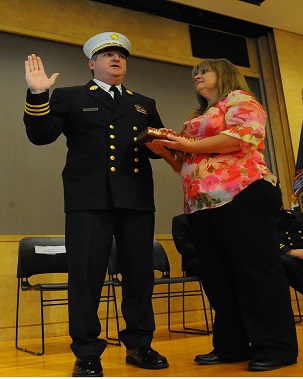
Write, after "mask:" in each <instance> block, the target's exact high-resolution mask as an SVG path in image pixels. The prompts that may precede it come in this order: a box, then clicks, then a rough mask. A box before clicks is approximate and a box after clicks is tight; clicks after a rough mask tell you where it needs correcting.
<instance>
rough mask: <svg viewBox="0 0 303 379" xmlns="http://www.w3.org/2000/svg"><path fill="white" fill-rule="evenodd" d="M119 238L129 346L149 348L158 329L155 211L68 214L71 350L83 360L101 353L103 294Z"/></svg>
mask: <svg viewBox="0 0 303 379" xmlns="http://www.w3.org/2000/svg"><path fill="white" fill-rule="evenodd" d="M113 236H115V240H116V245H117V253H118V262H119V267H120V269H121V273H122V305H121V309H122V314H123V317H124V320H125V323H126V328H125V329H124V330H122V331H121V332H120V333H119V337H120V339H121V341H122V342H123V343H124V345H125V346H126V348H127V349H133V348H136V347H140V346H150V344H151V341H152V338H153V332H154V330H155V322H154V314H153V308H152V300H151V297H152V292H153V286H154V269H153V258H152V249H153V238H154V213H153V212H144V211H134V210H129V209H112V210H96V211H94V210H93V211H79V212H70V213H67V214H66V235H65V239H66V250H67V254H68V265H69V266H68V270H69V275H68V302H69V331H70V336H71V338H72V343H71V349H72V351H73V352H74V354H75V355H76V357H78V358H80V357H83V356H85V355H99V356H100V355H101V354H102V352H103V351H104V349H105V348H106V344H107V343H106V340H104V339H102V338H99V334H100V332H101V325H100V321H99V318H98V314H97V312H98V308H99V304H100V294H101V290H102V286H103V282H104V279H105V276H106V271H107V263H108V258H109V255H110V252H111V246H112V239H113Z"/></svg>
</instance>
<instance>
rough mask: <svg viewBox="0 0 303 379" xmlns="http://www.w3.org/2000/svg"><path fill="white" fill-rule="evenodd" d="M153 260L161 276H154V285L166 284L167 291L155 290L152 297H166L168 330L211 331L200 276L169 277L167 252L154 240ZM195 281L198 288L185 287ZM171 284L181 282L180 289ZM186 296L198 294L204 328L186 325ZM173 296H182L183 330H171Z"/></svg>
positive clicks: (208, 332) (206, 332)
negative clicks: (173, 287) (174, 288)
mask: <svg viewBox="0 0 303 379" xmlns="http://www.w3.org/2000/svg"><path fill="white" fill-rule="evenodd" d="M153 260H154V270H156V271H160V272H161V274H162V276H161V278H155V285H160V284H166V285H167V291H165V292H156V291H154V293H153V299H157V298H164V297H167V299H168V306H167V316H168V330H169V331H170V332H176V333H192V334H197V333H198V334H207V335H208V334H210V333H211V332H212V328H210V327H209V319H208V315H207V307H206V303H205V298H204V293H203V287H202V284H201V281H200V278H199V277H197V276H188V277H186V276H180V277H171V275H170V264H169V260H168V257H167V254H166V252H165V250H164V248H163V246H162V245H161V244H160V242H159V241H157V240H154V245H153ZM194 282H196V283H197V284H198V287H199V288H198V289H196V290H193V289H186V283H194ZM173 284H182V290H172V285H173ZM188 296H198V297H199V298H200V300H201V303H202V309H203V313H204V319H205V324H206V329H196V328H189V327H187V326H186V320H185V314H186V309H185V298H186V297H188ZM175 297H181V298H182V318H183V322H182V326H183V330H173V329H172V327H171V300H172V298H175ZM211 323H212V325H213V318H212V313H211Z"/></svg>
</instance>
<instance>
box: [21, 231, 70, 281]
mask: <svg viewBox="0 0 303 379" xmlns="http://www.w3.org/2000/svg"><path fill="white" fill-rule="evenodd" d="M64 245H65V239H64V238H62V237H26V238H23V239H21V241H20V242H19V253H18V268H17V278H29V277H30V276H32V275H36V274H46V273H61V272H63V273H67V272H68V264H67V256H66V253H59V254H37V253H36V252H35V246H64Z"/></svg>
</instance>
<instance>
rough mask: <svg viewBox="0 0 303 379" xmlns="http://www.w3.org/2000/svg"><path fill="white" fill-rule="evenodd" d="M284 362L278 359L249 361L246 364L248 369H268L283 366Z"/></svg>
mask: <svg viewBox="0 0 303 379" xmlns="http://www.w3.org/2000/svg"><path fill="white" fill-rule="evenodd" d="M284 366H285V364H283V363H281V362H278V361H251V362H249V365H248V370H250V371H269V370H277V369H278V368H281V367H284Z"/></svg>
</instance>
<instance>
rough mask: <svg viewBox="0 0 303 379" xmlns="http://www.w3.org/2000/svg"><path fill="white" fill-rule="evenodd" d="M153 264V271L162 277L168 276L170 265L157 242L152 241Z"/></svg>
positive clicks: (162, 248)
mask: <svg viewBox="0 0 303 379" xmlns="http://www.w3.org/2000/svg"><path fill="white" fill-rule="evenodd" d="M153 262H154V270H157V271H160V272H161V273H162V276H164V277H169V276H170V265H169V260H168V257H167V254H166V251H165V250H164V247H163V246H162V245H161V244H160V242H159V241H157V240H154V243H153Z"/></svg>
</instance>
